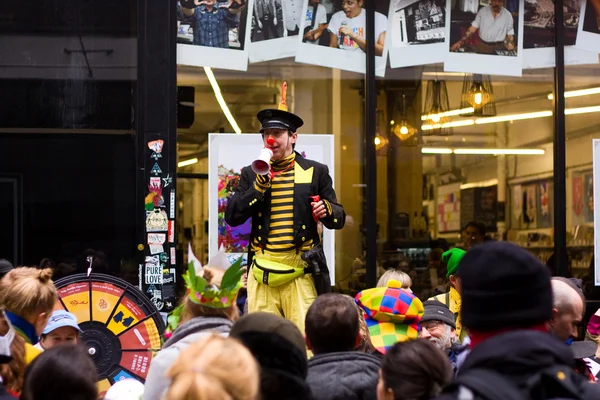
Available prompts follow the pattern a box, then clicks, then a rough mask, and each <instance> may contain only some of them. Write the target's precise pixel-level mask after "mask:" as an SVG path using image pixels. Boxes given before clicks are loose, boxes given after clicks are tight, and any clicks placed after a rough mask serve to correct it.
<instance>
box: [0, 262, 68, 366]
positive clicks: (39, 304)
mask: <svg viewBox="0 0 600 400" xmlns="http://www.w3.org/2000/svg"><path fill="white" fill-rule="evenodd" d="M51 278H52V270H51V269H48V268H46V269H42V270H39V269H36V268H30V267H21V268H16V269H13V270H12V271H10V272H9V273H8V274H6V275H5V276H4V278H2V280H0V306H2V307H3V308H4V310H5V314H6V317H7V318H8V320H9V321H10V323H11V324H12V326H13V327H14V328H15V331H16V332H17V333H18V334H19V335H20V336H21V337H22V338H23V339H25V363H26V364H27V365H29V363H30V362H31V361H32V360H33V359H34V358H35V357H36V356H37V355H39V354H40V352H41V351H40V350H39V349H36V348H35V347H33V346H34V345H36V344H37V343H38V342H39V335H40V334H41V333H42V331H43V330H44V327H45V326H46V324H47V323H48V319H49V318H50V315H51V314H52V310H53V308H54V303H55V302H56V299H57V298H58V294H57V292H56V288H55V287H54V283H52V280H51Z"/></svg>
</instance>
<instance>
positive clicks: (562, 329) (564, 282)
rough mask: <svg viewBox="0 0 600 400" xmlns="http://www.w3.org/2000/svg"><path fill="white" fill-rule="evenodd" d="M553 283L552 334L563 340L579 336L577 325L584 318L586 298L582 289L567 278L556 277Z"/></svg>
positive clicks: (566, 340)
mask: <svg viewBox="0 0 600 400" xmlns="http://www.w3.org/2000/svg"><path fill="white" fill-rule="evenodd" d="M551 283H552V298H553V307H552V319H551V320H550V329H551V332H552V334H553V335H554V336H555V337H557V338H558V339H559V340H561V341H563V342H568V341H570V340H572V339H575V338H577V335H578V333H577V327H578V325H579V324H580V323H581V321H582V319H583V315H584V312H585V300H584V299H583V297H582V296H583V294H582V293H581V292H580V290H579V289H578V288H577V286H575V284H573V283H572V282H571V281H570V280H568V279H566V278H560V277H554V278H552V280H551Z"/></svg>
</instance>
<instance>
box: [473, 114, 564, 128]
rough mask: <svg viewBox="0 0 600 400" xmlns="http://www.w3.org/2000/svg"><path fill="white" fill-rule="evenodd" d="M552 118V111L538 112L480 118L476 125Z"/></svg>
mask: <svg viewBox="0 0 600 400" xmlns="http://www.w3.org/2000/svg"><path fill="white" fill-rule="evenodd" d="M551 116H552V111H538V112H531V113H523V114H510V115H498V116H497V117H487V118H478V119H476V120H475V123H476V124H477V125H482V124H493V123H496V122H506V121H519V120H523V119H534V118H544V117H551Z"/></svg>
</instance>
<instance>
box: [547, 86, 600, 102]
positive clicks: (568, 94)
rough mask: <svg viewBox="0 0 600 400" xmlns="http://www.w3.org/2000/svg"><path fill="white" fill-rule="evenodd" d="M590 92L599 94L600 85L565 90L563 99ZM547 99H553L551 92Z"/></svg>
mask: <svg viewBox="0 0 600 400" xmlns="http://www.w3.org/2000/svg"><path fill="white" fill-rule="evenodd" d="M592 94H600V87H595V88H588V89H580V90H569V91H567V92H565V99H568V98H569V97H580V96H589V95H592ZM548 100H554V94H553V93H550V94H549V95H548Z"/></svg>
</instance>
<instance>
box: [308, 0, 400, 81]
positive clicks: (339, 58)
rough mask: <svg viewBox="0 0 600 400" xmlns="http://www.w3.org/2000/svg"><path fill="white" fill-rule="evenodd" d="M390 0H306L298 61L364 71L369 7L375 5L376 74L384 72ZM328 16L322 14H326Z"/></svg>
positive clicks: (359, 71)
mask: <svg viewBox="0 0 600 400" xmlns="http://www.w3.org/2000/svg"><path fill="white" fill-rule="evenodd" d="M389 6H390V2H389V0H339V1H335V0H328V1H324V0H304V16H305V18H304V20H303V23H302V28H301V30H302V33H303V34H302V36H301V38H300V40H299V42H300V47H299V49H298V52H297V54H296V61H297V62H300V63H306V64H313V65H320V66H323V67H329V68H338V69H342V70H345V71H353V72H358V73H361V74H364V73H365V64H366V54H365V53H366V52H365V50H366V46H367V41H366V28H367V27H366V13H367V11H366V9H368V8H369V7H373V8H374V9H375V36H376V39H375V55H376V56H375V74H376V75H377V76H384V74H385V67H386V57H387V45H386V33H387V29H388V20H387V17H386V15H387V13H388V12H389ZM324 13H326V17H325V18H323V14H324Z"/></svg>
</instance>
